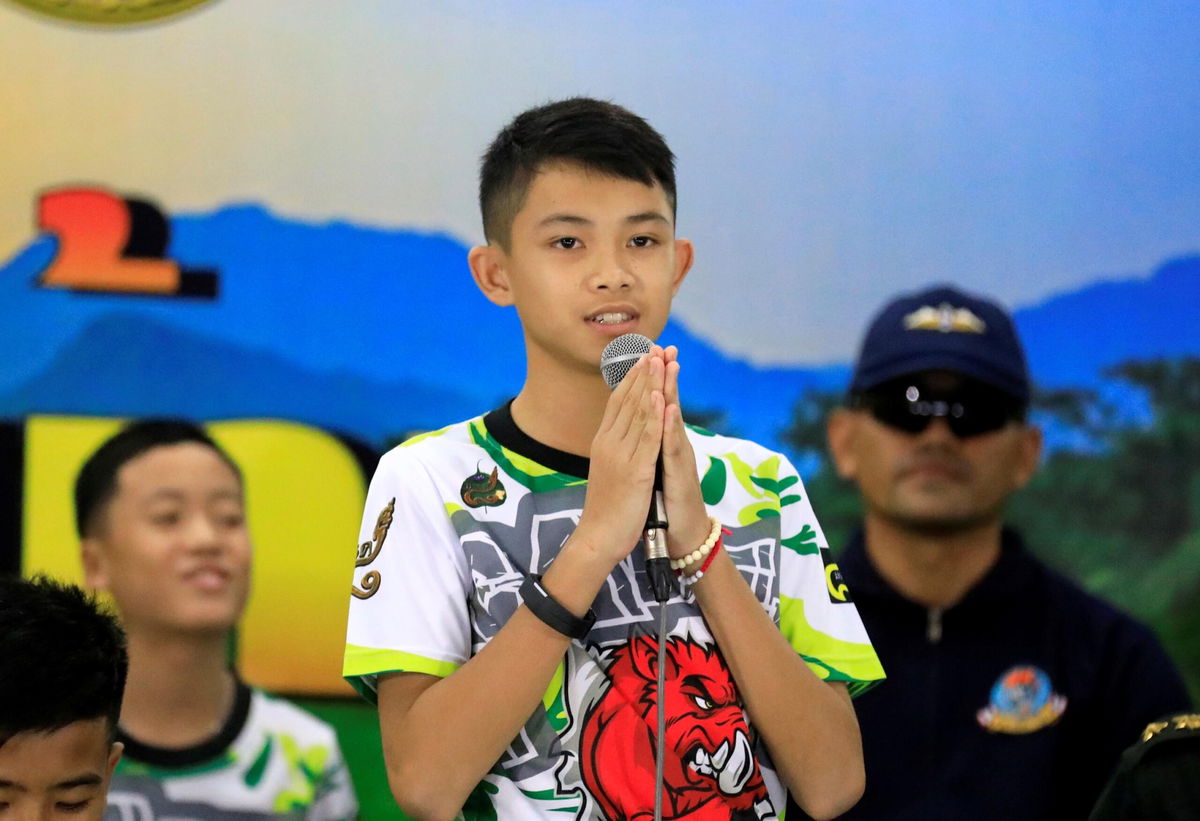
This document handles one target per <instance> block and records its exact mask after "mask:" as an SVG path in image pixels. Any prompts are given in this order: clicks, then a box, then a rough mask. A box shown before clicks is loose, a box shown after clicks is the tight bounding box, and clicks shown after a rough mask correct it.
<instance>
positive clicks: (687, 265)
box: [671, 239, 696, 296]
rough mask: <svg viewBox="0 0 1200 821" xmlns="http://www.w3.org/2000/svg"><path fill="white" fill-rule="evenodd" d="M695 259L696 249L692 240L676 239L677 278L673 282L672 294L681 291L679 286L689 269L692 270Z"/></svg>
mask: <svg viewBox="0 0 1200 821" xmlns="http://www.w3.org/2000/svg"><path fill="white" fill-rule="evenodd" d="M695 261H696V249H695V247H694V246H693V245H692V241H691V240H690V239H677V240H675V279H674V281H673V282H672V283H671V296H674V295H675V294H677V293H679V286H680V285H682V284H683V280H684V279H685V278H686V277H687V275H688V271H690V270H692V263H693V262H695Z"/></svg>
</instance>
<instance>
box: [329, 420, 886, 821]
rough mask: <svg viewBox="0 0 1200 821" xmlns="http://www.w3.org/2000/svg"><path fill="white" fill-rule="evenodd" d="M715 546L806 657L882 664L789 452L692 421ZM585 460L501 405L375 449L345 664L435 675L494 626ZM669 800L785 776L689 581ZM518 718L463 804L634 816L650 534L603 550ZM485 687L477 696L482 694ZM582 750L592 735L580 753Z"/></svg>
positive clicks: (649, 625)
mask: <svg viewBox="0 0 1200 821" xmlns="http://www.w3.org/2000/svg"><path fill="white" fill-rule="evenodd" d="M689 438H690V440H691V442H692V447H693V448H694V450H695V452H696V460H697V469H698V471H699V475H700V477H701V490H702V493H703V496H704V501H705V503H706V505H707V506H708V509H709V513H710V514H711V515H713V516H715V517H717V518H718V519H720V520H721V522H722V523H723V524H724V526H725V527H726V528H727V529H728V530H730V531H731V535H727V536H725V538H724V548H723V549H725V550H727V551H728V552H729V555H730V557H731V558H732V559H733V561H734V563H735V564H736V565H737V567H738V569H739V570H740V571H741V573H742V575H743V577H744V578H745V580H746V583H747V584H748V585H749V586H750V588H751V590H753V591H754V593H755V595H756V596H757V597H758V599H759V601H760V602H762V605H763V607H764V609H765V610H766V611H767V613H768V614H769V615H770V616H771V618H772V619H773V620H774V621H775V623H776V624H777V625H778V626H779V629H780V630H781V632H782V633H783V634H784V636H785V637H786V638H787V639H788V641H789V642H790V643H791V645H792V646H793V647H794V648H795V649H796V652H797V653H799V654H800V655H801V656H802V657H803V658H804V660H805V661H806V662H807V663H808V665H809V667H810V668H811V669H812V670H813V672H814V673H816V674H817V675H818V676H819V677H820V678H822V679H825V680H827V681H843V682H846V683H847V685H848V686H849V689H850V692H851V693H852V694H854V693H857V692H859V691H861V690H862V689H864V688H865V687H867V686H869V685H870V684H871V683H872V682H874V681H876V680H878V679H880V678H882V677H883V671H882V669H881V668H880V665H879V661H878V659H877V657H876V655H875V652H874V650H873V649H872V647H871V645H870V642H869V641H868V639H867V635H866V633H865V631H864V630H863V626H862V623H861V622H860V620H859V618H858V612H857V610H856V609H855V607H854V604H853V603H851V602H850V600H849V596H848V594H847V591H846V588H845V585H843V584H842V583H841V579H840V576H839V575H838V572H837V567H836V565H834V564H832V562H831V561H830V560H829V559H828V553H827V551H825V550H824V544H825V543H824V537H823V535H822V534H821V530H820V527H819V526H818V524H817V521H816V518H815V516H814V515H813V511H812V507H811V505H810V504H809V502H808V499H807V498H805V493H804V488H803V485H802V484H801V481H800V477H799V476H798V475H797V474H796V472H795V469H794V468H793V467H792V466H791V464H789V463H788V461H787V460H786V459H785V458H784V457H783V456H781V455H779V454H777V453H774V452H772V451H769V450H767V449H765V448H762V447H760V446H758V445H756V444H754V443H752V442H748V441H745V440H741V439H733V438H729V437H724V436H715V435H711V434H708V433H706V432H704V431H700V430H698V429H690V430H689ZM587 467H588V463H587V460H586V459H582V458H580V457H577V456H572V455H570V454H566V453H563V452H561V451H556V450H553V449H551V448H548V447H546V446H544V445H542V444H540V443H538V442H536V441H534V440H532V439H530V438H529V437H527V436H526V435H525V434H524V433H522V432H521V431H520V430H519V429H518V428H517V427H516V426H515V425H514V424H513V422H512V417H511V414H510V413H509V412H508V409H507V408H502V409H500V410H497V411H493V412H492V413H490V414H488V415H487V416H486V417H480V418H476V419H472V420H470V421H468V422H464V423H460V424H457V425H452V426H450V427H448V428H445V429H443V430H440V431H437V432H434V433H430V434H425V435H423V436H420V437H416V438H414V439H412V440H409V441H408V442H406V443H404V444H403V445H401V446H400V447H398V448H395V449H393V450H392V451H390V452H389V453H387V454H386V455H384V457H383V459H382V460H381V461H380V463H379V467H378V469H377V470H376V473H375V476H374V478H373V479H372V481H371V487H370V490H369V492H368V495H367V503H366V509H365V511H364V515H363V525H362V531H361V533H360V538H359V546H358V551H357V557H356V563H355V564H356V566H355V574H354V588H353V591H352V592H353V597H352V599H351V606H350V618H349V626H348V634H347V639H346V655H345V661H344V669H343V673H344V675H345V676H346V678H347V679H348V680H349V681H350V682H351V684H353V685H354V686H355V688H356V689H358V691H359V692H360V693H362V694H363V695H364V696H366V697H367V698H368V699H372V700H373V699H374V696H375V687H376V680H377V676H378V674H380V673H385V672H391V671H410V672H421V673H430V674H433V675H436V676H446V675H449V674H451V673H453V672H454V670H455V669H457V668H458V667H459V666H461V665H462V664H464V663H465V662H466V661H467V660H468V659H469V658H470V657H471V656H472V655H474V654H475V653H477V652H479V650H480V649H481V648H482V647H483V646H484V645H485V644H486V643H487V642H488V641H490V640H491V638H492V637H493V636H495V635H496V633H497V632H498V631H499V630H500V628H501V627H502V626H503V625H504V624H505V622H506V621H507V620H508V618H509V617H510V616H511V615H512V614H513V612H514V611H515V610H516V609H517V607H518V606H519V605H520V598H519V596H518V590H519V588H520V587H521V584H522V582H523V581H524V579H525V577H526V576H527V574H530V573H544V572H545V571H546V569H547V567H548V566H549V565H550V563H551V562H552V561H553V560H554V557H555V556H556V555H557V554H558V551H559V548H560V547H561V546H562V544H563V543H564V542H565V541H566V540H567V538H568V537H569V536H570V535H571V533H572V532H573V530H574V528H575V525H576V524H577V522H578V521H579V516H580V513H581V511H582V508H583V500H584V493H585V491H586V490H587V482H586V479H585V478H584V477H586V476H587ZM666 607H667V622H668V630H669V637H668V640H667V641H668V644H667V648H666V651H667V658H668V662H667V663H668V665H669V666H668V667H667V668H666V679H667V681H666V698H665V703H666V705H667V707H666V709H667V723H668V727H669V729H668V732H667V739H666V747H667V752H666V755H667V764H666V788H667V795H668V798H669V802H667V803H665V804H664V817H667V818H680V819H682V818H697V819H699V818H704V819H715V818H729V819H733V818H752V819H766V818H775V817H777V814H778V813H779V812H781V811H782V809H783V806H784V787H783V786H782V784H781V783H780V780H779V778H778V776H777V775H776V774H775V771H774V769H773V766H772V764H771V761H770V758H769V756H768V754H767V750H766V748H765V746H763V744H762V743H761V741H760V740H759V738H758V736H757V734H756V733H755V732H754V730H753V728H752V727H750V725H749V723H748V719H747V717H746V715H745V713H744V711H743V710H742V708H741V703H740V700H739V697H738V693H737V688H736V684H735V682H734V681H733V678H732V676H731V674H730V673H729V670H728V668H727V667H726V665H725V662H724V660H723V658H722V657H721V655H720V653H719V652H718V651H717V647H716V645H715V643H714V641H713V638H712V635H711V634H710V633H709V631H708V629H707V627H706V625H705V622H704V619H703V617H702V615H701V613H700V609H699V607H698V606H697V604H696V602H695V600H694V599H693V598H692V597H691V595H690V594H689V593H686V592H684V591H679V592H678V593H677V594H676V595H675V596H673V597H672V599H671V601H670V602H668V603H667V605H666ZM592 609H593V611H594V612H595V614H596V622H595V625H594V626H593V627H592V629H591V631H590V632H589V634H588V636H587V637H586V638H585V639H583V640H581V641H580V640H576V641H573V642H572V643H571V645H570V648H569V649H568V651H567V653H566V655H565V657H564V659H563V662H562V664H561V665H560V666H559V668H558V671H557V672H556V674H555V675H554V676H553V678H552V679H551V681H550V682H549V685H548V687H547V689H546V693H545V695H544V697H543V706H542V708H541V709H539V710H537V711H535V713H534V714H533V715H531V716H530V717H529V720H528V721H527V722H526V724H525V726H524V728H523V729H522V731H521V733H520V734H519V735H518V737H517V738H516V739H514V741H513V743H512V745H511V746H510V747H509V748H508V750H507V751H506V752H505V754H504V755H503V756H502V757H501V759H500V760H499V761H497V762H496V764H495V766H494V767H493V768H492V771H491V772H490V773H489V774H488V775H487V776H486V778H485V779H484V781H483V782H482V783H481V784H480V785H479V787H478V788H477V789H476V790H475V792H474V793H472V795H471V797H470V798H469V800H468V801H467V804H466V806H464V808H463V816H464V817H465V818H480V819H484V818H487V819H496V818H500V819H517V818H520V819H526V818H555V819H560V820H561V819H563V818H578V819H592V818H609V819H613V820H614V821H617V819H626V818H632V817H634V816H635V815H638V816H639V817H640V814H641V813H642V812H643V811H645V810H646V809H647V808H652V807H653V803H654V800H653V794H654V790H653V779H654V769H655V768H654V758H653V756H654V744H655V732H656V729H655V728H656V723H655V716H654V711H653V704H654V699H653V688H654V686H655V680H656V676H655V673H654V669H655V668H654V661H655V660H656V657H657V652H658V651H657V646H658V645H657V633H656V630H655V628H656V626H657V615H658V609H657V605H656V603H655V602H654V601H653V597H652V596H651V595H650V594H649V592H648V586H647V583H646V579H645V570H644V562H643V560H642V551H641V550H635V551H634V552H633V553H632V554H631V556H630V557H629V558H627V559H625V560H624V561H622V562H621V563H620V564H619V565H617V567H616V568H615V569H614V571H613V573H612V575H611V576H610V577H609V580H608V583H607V584H606V585H605V586H604V587H603V588H602V589H601V592H600V594H599V595H598V596H597V598H596V600H595V602H594V603H593V606H592ZM480 697H481V698H484V697H486V695H485V694H480ZM583 751H586V752H583Z"/></svg>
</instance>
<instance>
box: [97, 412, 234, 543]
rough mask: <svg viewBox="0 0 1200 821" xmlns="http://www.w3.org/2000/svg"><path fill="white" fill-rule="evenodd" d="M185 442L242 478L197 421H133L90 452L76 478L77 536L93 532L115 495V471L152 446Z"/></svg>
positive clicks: (229, 459)
mask: <svg viewBox="0 0 1200 821" xmlns="http://www.w3.org/2000/svg"><path fill="white" fill-rule="evenodd" d="M185 442H194V443H196V444H199V445H204V446H205V447H208V448H212V450H213V452H215V453H216V454H217V455H218V456H220V457H221V459H222V460H223V461H224V462H225V463H226V464H227V465H229V467H230V469H231V470H233V472H234V474H235V475H236V476H237V477H238V481H239V482H240V481H241V479H242V472H241V470H239V469H238V466H237V464H236V463H235V462H234V461H233V459H231V458H230V457H229V454H227V453H226V452H225V451H223V450H221V448H220V447H219V446H218V445H217V443H216V442H214V441H213V440H212V438H211V437H210V436H209V435H208V434H207V433H205V432H204V430H203V429H202V428H200V427H199V426H198V425H194V424H192V423H191V422H184V421H180V420H177V419H145V420H142V421H140V422H133V423H132V424H130V425H128V426H127V427H125V428H123V429H122V430H121V431H120V432H119V433H117V434H116V435H114V436H113V437H112V438H111V439H109V440H108V441H106V442H105V443H104V444H103V445H101V446H100V447H99V448H98V449H97V450H96V452H95V453H93V454H92V455H91V456H89V457H88V460H87V461H86V462H85V463H84V465H83V467H82V468H80V470H79V475H78V476H77V477H76V478H75V527H76V529H77V530H78V531H79V536H80V538H84V537H86V536H88V535H89V534H92V533H94V532H95V530H96V527H97V525H98V524H99V522H100V519H101V515H100V514H101V513H102V512H103V510H104V508H105V507H106V506H107V504H108V503H109V502H110V501H112V498H113V496H114V495H116V492H117V473H118V472H119V471H120V470H121V467H122V466H123V465H125V463H127V462H129V461H131V460H133V459H136V458H137V457H139V456H141V455H142V454H143V453H146V452H147V451H150V450H153V449H154V448H157V447H164V446H167V445H178V444H182V443H185Z"/></svg>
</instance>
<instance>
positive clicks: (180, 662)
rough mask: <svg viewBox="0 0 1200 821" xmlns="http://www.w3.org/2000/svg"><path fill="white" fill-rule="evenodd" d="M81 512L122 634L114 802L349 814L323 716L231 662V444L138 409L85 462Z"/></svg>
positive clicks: (233, 812) (90, 561)
mask: <svg viewBox="0 0 1200 821" xmlns="http://www.w3.org/2000/svg"><path fill="white" fill-rule="evenodd" d="M75 515H76V524H77V527H78V529H79V534H80V536H81V538H82V540H83V542H82V550H83V565H84V574H85V578H86V581H87V584H88V585H89V586H90V587H92V588H94V589H97V590H104V591H107V592H108V593H110V594H111V595H112V597H113V601H114V602H115V603H116V606H117V609H118V610H119V611H120V615H121V620H122V623H123V624H124V627H125V631H126V633H127V634H128V636H129V681H128V685H127V687H126V690H125V698H124V702H123V704H122V707H121V718H120V725H119V727H118V733H117V735H118V738H119V739H120V741H121V742H122V743H123V744H124V745H125V756H124V758H123V759H122V760H121V763H120V765H119V766H118V767H117V771H116V774H115V775H114V777H113V783H112V789H111V792H110V796H109V803H110V816H111V817H112V818H114V819H116V818H121V817H123V816H124V811H126V810H127V811H129V812H133V811H135V810H136V811H137V812H139V813H141V814H142V815H141V816H139V817H147V814H148V817H168V816H175V817H179V816H187V817H189V818H196V819H206V818H232V817H236V818H266V817H275V816H279V815H288V816H291V817H303V818H310V819H342V818H352V817H353V816H354V814H355V812H356V811H357V804H356V802H355V799H354V794H353V791H352V788H351V786H350V780H349V774H348V772H347V770H346V767H345V764H344V763H343V761H342V756H341V751H340V749H339V748H338V744H337V738H336V736H335V734H334V731H333V728H331V727H330V726H329V725H327V724H325V723H324V722H322V721H320V720H318V719H317V718H315V717H314V716H312V715H310V714H308V713H306V712H304V711H303V710H300V709H299V708H297V707H295V706H293V705H292V704H289V703H288V702H286V701H283V700H280V699H276V698H272V697H269V696H267V695H266V694H264V693H262V692H261V691H258V690H255V689H252V688H251V687H248V686H247V685H246V684H245V683H244V682H242V681H241V680H240V679H239V678H238V675H237V672H236V671H235V670H234V669H233V668H232V667H231V666H230V663H229V650H228V648H229V635H230V631H231V630H233V629H234V627H235V626H236V624H237V622H238V619H239V618H241V615H242V611H243V610H244V609H245V606H246V598H247V596H248V594H249V589H250V564H251V547H250V534H249V531H248V530H247V527H246V516H245V499H244V496H243V488H242V477H241V472H240V471H239V470H238V468H237V465H236V464H234V462H233V460H232V459H230V457H229V456H228V454H226V453H225V452H224V451H223V450H221V449H220V447H218V446H217V444H216V443H215V442H214V441H213V440H212V439H210V438H209V437H208V435H207V434H206V433H205V432H204V431H203V430H202V429H200V428H198V427H196V426H194V425H191V424H188V423H185V422H177V421H170V420H161V421H160V420H151V421H143V422H137V423H134V424H132V425H130V426H128V427H126V428H125V429H124V430H122V431H121V432H119V433H118V434H116V435H115V436H114V437H112V438H111V439H109V440H108V441H107V442H105V443H104V444H103V445H101V446H100V448H99V449H98V450H97V451H96V452H95V453H94V454H92V456H91V457H89V459H88V460H87V462H86V463H85V464H84V466H83V467H82V468H81V469H80V472H79V476H78V477H77V479H76V483H75Z"/></svg>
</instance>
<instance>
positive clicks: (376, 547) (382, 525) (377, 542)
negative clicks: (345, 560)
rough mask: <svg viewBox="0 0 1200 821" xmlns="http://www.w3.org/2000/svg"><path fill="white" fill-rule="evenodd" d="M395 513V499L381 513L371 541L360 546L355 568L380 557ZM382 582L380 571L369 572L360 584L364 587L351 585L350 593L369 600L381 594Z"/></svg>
mask: <svg viewBox="0 0 1200 821" xmlns="http://www.w3.org/2000/svg"><path fill="white" fill-rule="evenodd" d="M395 512H396V499H395V498H394V497H393V498H392V500H391V501H389V502H388V503H387V505H386V506H385V507H384V508H383V510H381V511H380V512H379V518H378V519H376V520H375V530H374V532H373V533H372V534H371V541H369V542H363V543H362V544H360V545H359V546H358V555H357V556H356V557H355V559H354V566H355V567H366V566H367V565H369V564H370V563H371V562H373V561H375V559H376V557H378V556H379V551H381V550H383V540H384V539H386V538H387V533H388V528H389V527H391V526H392V514H393V513H395ZM381 581H383V577H382V576H381V575H380V574H379V571H378V570H369V571H367V572H366V574H364V575H363V577H362V581H361V582H359V584H361V585H362V587H359V586H357V585H351V586H350V592H351V593H352V594H354V597H355V598H358V599H369V598H371V597H372V596H374V595H375V594H376V593H378V592H379V583H380V582H381Z"/></svg>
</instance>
